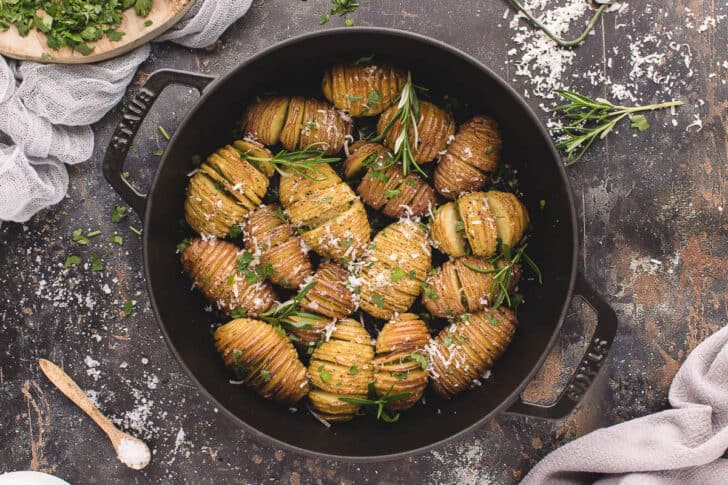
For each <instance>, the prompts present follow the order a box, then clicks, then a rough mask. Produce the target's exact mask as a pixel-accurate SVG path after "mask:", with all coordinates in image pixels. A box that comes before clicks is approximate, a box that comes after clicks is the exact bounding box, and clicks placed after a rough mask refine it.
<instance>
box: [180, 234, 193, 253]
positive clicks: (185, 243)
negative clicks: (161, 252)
mask: <svg viewBox="0 0 728 485" xmlns="http://www.w3.org/2000/svg"><path fill="white" fill-rule="evenodd" d="M190 244H192V239H190V238H189V237H186V238H184V239H183V240H182V242H180V243H179V244H177V251H179V252H180V253H181V252H184V250H185V249H187V246H189V245H190Z"/></svg>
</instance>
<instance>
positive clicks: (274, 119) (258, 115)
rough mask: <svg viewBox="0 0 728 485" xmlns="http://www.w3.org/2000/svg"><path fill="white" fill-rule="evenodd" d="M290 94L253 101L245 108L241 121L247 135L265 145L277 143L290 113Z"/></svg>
mask: <svg viewBox="0 0 728 485" xmlns="http://www.w3.org/2000/svg"><path fill="white" fill-rule="evenodd" d="M289 103H290V98H289V97H288V96H270V97H266V98H263V99H261V100H260V101H257V102H255V103H252V104H250V105H249V106H248V108H247V109H246V110H245V114H244V115H243V119H242V122H241V125H242V129H243V133H244V134H245V136H246V137H249V138H252V139H254V140H259V141H260V142H261V143H263V144H265V145H275V144H277V143H278V141H279V140H280V137H281V130H282V129H283V124H284V123H285V121H286V117H287V115H288V105H289Z"/></svg>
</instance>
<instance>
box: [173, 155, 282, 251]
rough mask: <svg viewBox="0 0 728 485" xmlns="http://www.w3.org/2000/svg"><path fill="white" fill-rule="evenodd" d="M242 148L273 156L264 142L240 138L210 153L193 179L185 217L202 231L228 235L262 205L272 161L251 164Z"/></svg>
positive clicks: (220, 235) (195, 227)
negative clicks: (261, 143)
mask: <svg viewBox="0 0 728 485" xmlns="http://www.w3.org/2000/svg"><path fill="white" fill-rule="evenodd" d="M241 152H254V153H255V156H262V157H271V156H272V155H271V153H270V152H269V151H268V150H266V149H265V148H264V147H262V146H261V145H258V144H256V143H253V142H249V141H236V142H234V143H233V145H227V146H224V147H222V148H220V149H219V150H217V151H216V152H215V153H213V154H212V155H210V156H209V157H207V160H205V161H204V162H203V163H202V165H200V168H199V169H198V170H196V171H195V174H194V175H193V176H192V178H191V179H190V182H189V185H188V186H187V198H186V199H185V219H186V220H187V223H188V224H189V225H190V227H191V228H192V229H194V230H195V231H196V232H198V233H199V234H204V235H211V236H215V237H224V236H227V235H228V233H229V232H230V228H231V227H232V226H233V225H234V224H237V223H239V222H241V221H242V220H243V219H244V218H245V215H246V214H247V213H248V212H250V211H251V210H253V209H255V208H256V207H257V206H258V205H260V203H261V201H262V198H263V196H264V195H265V193H266V191H267V190H268V184H269V180H268V173H269V172H268V171H269V168H270V167H269V164H265V163H262V164H257V163H256V164H255V165H253V164H251V163H250V162H248V161H247V160H245V159H244V158H243V157H241Z"/></svg>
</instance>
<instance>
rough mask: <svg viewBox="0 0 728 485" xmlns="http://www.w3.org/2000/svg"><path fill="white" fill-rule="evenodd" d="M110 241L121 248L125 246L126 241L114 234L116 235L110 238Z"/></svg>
mask: <svg viewBox="0 0 728 485" xmlns="http://www.w3.org/2000/svg"><path fill="white" fill-rule="evenodd" d="M109 240H110V241H111V242H112V243H114V244H118V245H119V246H123V245H124V240H123V239H122V238H121V236H119V235H118V234H114V235H112V236H110V237H109Z"/></svg>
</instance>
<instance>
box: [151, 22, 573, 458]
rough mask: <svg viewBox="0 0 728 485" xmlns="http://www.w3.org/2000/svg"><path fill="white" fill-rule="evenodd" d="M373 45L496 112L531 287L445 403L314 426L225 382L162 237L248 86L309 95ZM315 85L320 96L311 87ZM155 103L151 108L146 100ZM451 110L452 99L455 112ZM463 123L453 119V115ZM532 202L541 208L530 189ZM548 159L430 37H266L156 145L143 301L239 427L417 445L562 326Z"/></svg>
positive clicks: (352, 32) (565, 264)
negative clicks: (497, 354)
mask: <svg viewBox="0 0 728 485" xmlns="http://www.w3.org/2000/svg"><path fill="white" fill-rule="evenodd" d="M369 54H374V55H375V59H385V58H386V59H388V60H390V61H391V62H394V63H396V64H398V65H400V66H403V67H405V68H407V69H411V70H412V75H413V78H414V80H415V83H416V84H419V85H422V86H426V87H427V88H429V89H430V90H431V92H432V94H433V96H435V97H439V96H441V95H443V94H449V95H451V96H453V97H454V98H455V99H456V101H457V102H459V104H460V105H463V104H465V105H467V106H466V108H465V109H464V110H462V111H463V112H466V111H467V112H469V113H486V114H490V115H492V116H493V117H495V118H496V119H497V120H498V122H499V123H500V126H501V129H502V132H503V136H504V150H505V153H504V159H505V160H506V161H508V162H509V163H511V164H512V165H513V167H514V168H516V169H517V170H518V180H519V184H520V189H521V190H522V191H523V192H524V194H525V198H524V202H525V203H526V205H527V207H528V209H529V213H530V215H531V218H532V223H533V226H534V228H535V230H534V232H533V237H532V239H531V241H530V243H529V248H528V252H529V254H530V255H531V256H532V257H533V259H535V260H536V262H537V263H538V264H539V266H540V267H541V270H542V272H543V276H544V282H543V286H538V285H537V284H529V285H526V287H525V289H524V290H525V291H524V296H525V303H524V304H523V305H522V306H521V308H520V309H519V322H520V323H519V328H518V332H517V334H516V336H515V338H514V340H513V342H512V343H511V345H510V347H509V348H508V350H507V352H506V353H505V355H504V356H503V357H502V358H501V359H500V360H499V361H498V362H497V364H496V365H495V367H494V368H493V369H492V376H491V377H490V378H489V379H487V380H485V381H483V385H482V386H481V387H478V388H476V389H474V390H472V391H470V392H465V393H462V394H461V395H459V396H457V397H456V398H455V399H453V400H451V401H442V400H440V399H437V398H436V397H435V396H433V395H431V394H427V404H426V405H417V406H416V407H415V408H413V409H411V410H410V411H407V412H405V413H402V415H401V418H400V420H399V422H397V423H396V424H393V425H387V424H384V423H381V422H376V421H374V420H373V419H371V417H363V418H359V419H355V420H353V421H352V422H350V423H346V424H340V425H334V426H332V427H331V428H330V429H327V428H325V427H324V426H322V425H321V424H320V423H319V422H318V421H316V420H315V419H313V418H312V417H311V416H310V415H309V414H308V413H307V412H306V411H305V404H304V403H299V405H298V406H297V408H298V412H295V413H294V412H291V411H290V410H289V408H288V407H287V406H282V405H278V404H275V403H272V402H269V401H266V400H264V399H262V398H260V397H258V396H257V395H255V394H254V393H252V392H249V391H247V390H245V389H243V388H240V387H238V386H233V385H230V384H229V382H228V380H229V379H230V378H231V375H230V374H229V373H228V371H227V370H226V369H225V368H224V367H223V365H222V363H221V360H220V359H219V358H218V356H217V354H216V353H215V350H214V348H213V346H212V339H211V336H210V328H211V324H212V323H214V320H215V317H214V314H212V313H208V312H206V311H205V310H204V308H205V307H206V306H207V303H206V302H205V301H204V300H203V299H202V297H201V296H200V295H199V294H197V293H192V292H190V282H189V281H188V279H187V278H186V277H185V275H184V274H183V273H182V270H181V266H180V264H179V260H178V258H179V256H178V255H177V254H176V253H175V246H176V245H177V243H178V242H179V241H180V239H181V238H182V237H183V236H182V234H181V233H180V231H179V227H178V221H179V220H180V219H183V218H184V215H183V201H184V197H185V187H186V185H187V174H188V173H189V172H190V170H191V164H190V160H191V158H192V156H193V155H195V154H201V155H204V154H207V153H210V152H212V151H213V150H215V149H216V148H218V147H219V146H222V145H225V144H227V143H229V142H230V141H231V140H232V137H233V133H234V131H235V129H236V127H237V125H238V120H239V119H240V116H241V114H242V112H243V109H244V107H245V105H246V103H247V102H248V101H249V100H250V99H253V98H254V97H255V96H256V95H261V94H263V93H270V92H280V93H284V94H301V93H313V94H316V93H320V88H319V83H320V79H321V76H322V72H323V70H324V68H325V67H326V66H329V65H331V64H333V63H335V62H337V61H338V62H341V61H347V60H353V59H356V58H358V57H360V56H365V55H369ZM319 97H321V96H320V94H319ZM156 109H159V106H157V107H156ZM459 109H460V108H458V107H457V106H456V114H457V111H458V110H459ZM458 121H460V122H462V121H463V120H462V119H461V120H458ZM542 200H543V201H545V206H544V207H543V208H542V207H541V203H540V201H542ZM574 220H575V216H574V210H573V204H572V201H571V196H570V192H569V187H568V183H567V181H566V178H565V174H564V172H563V169H562V168H561V162H560V160H559V158H558V155H557V154H556V152H555V151H554V149H553V146H552V144H551V142H550V139H549V138H548V135H547V134H546V132H545V131H544V130H543V128H542V127H541V126H540V124H539V123H538V121H537V119H536V118H535V116H534V115H533V114H532V113H531V112H530V111H529V109H528V108H527V106H526V105H525V104H524V103H523V102H522V101H521V100H520V99H519V98H518V96H517V95H516V94H515V92H514V91H512V90H511V89H510V88H508V86H507V85H506V84H505V83H504V82H503V81H502V80H500V79H499V78H498V77H497V76H495V75H494V74H493V73H491V72H490V71H489V70H487V69H485V68H483V67H482V66H481V65H480V64H479V63H477V62H476V61H474V60H473V59H472V58H470V57H468V56H466V55H464V54H462V53H460V52H458V51H456V50H454V49H452V48H449V47H447V46H445V45H443V44H440V43H438V42H436V41H431V40H427V39H425V38H422V37H419V36H415V35H413V34H407V33H404V32H395V31H388V30H382V29H345V30H344V29H342V30H336V31H328V32H324V33H317V34H312V35H308V36H304V37H302V38H298V39H295V40H293V41H287V42H284V43H283V44H280V45H278V46H275V47H273V48H272V49H270V50H268V51H265V52H264V53H262V54H260V55H257V56H255V57H254V58H252V59H251V60H249V61H247V62H245V63H243V64H242V65H241V66H239V67H238V68H236V69H235V70H234V71H233V72H231V73H230V74H228V75H227V76H225V77H224V78H223V79H221V80H219V81H217V82H215V83H214V84H213V85H211V86H209V87H208V89H207V90H206V93H205V95H204V96H203V98H202V99H201V100H200V102H198V103H197V104H196V105H195V107H194V108H193V109H192V111H191V112H190V113H189V114H188V116H187V118H186V119H185V121H184V122H183V123H182V125H181V126H180V128H179V129H178V130H177V132H176V134H175V136H174V138H173V140H172V143H171V144H170V145H169V147H168V148H167V150H166V153H165V156H164V159H163V160H162V163H161V165H160V168H159V172H158V174H157V176H156V178H155V180H154V183H153V185H152V190H151V192H150V196H149V199H148V202H147V210H146V217H145V266H146V270H147V278H148V284H149V290H150V294H151V298H152V304H153V307H154V309H155V312H156V314H157V317H158V320H159V322H160V325H161V328H162V331H163V333H164V334H165V337H166V338H167V342H168V344H169V345H170V348H171V349H172V352H173V353H174V354H175V357H176V358H177V359H178V360H179V361H180V363H181V364H182V366H183V367H185V368H186V370H187V371H188V372H189V374H190V375H191V376H192V378H193V379H194V380H195V381H196V382H197V383H198V384H199V386H200V387H201V388H202V389H203V390H204V391H206V392H207V393H208V394H209V395H210V396H211V397H212V399H214V400H215V401H216V402H217V403H218V405H219V406H221V407H222V408H223V409H225V410H226V411H228V412H229V413H231V414H232V415H233V416H235V417H236V418H237V419H239V420H240V422H241V423H242V424H243V425H245V426H247V428H248V429H249V430H252V431H254V432H256V433H257V434H260V435H264V436H266V437H268V438H271V439H273V440H275V441H277V442H278V443H279V444H281V445H283V446H288V447H291V448H294V449H297V450H299V451H303V452H308V453H315V454H323V455H329V456H337V457H343V458H349V459H359V460H374V459H380V460H381V459H388V458H393V457H397V456H402V454H408V453H414V452H418V451H423V450H424V449H427V448H429V447H432V446H434V445H436V444H439V443H442V442H443V441H445V440H448V439H450V438H453V437H455V436H457V435H458V434H461V433H463V432H465V431H467V430H468V429H471V428H473V427H474V426H476V425H477V424H479V423H482V422H484V421H485V420H487V419H488V418H490V417H492V416H493V414H494V413H496V412H498V411H501V410H503V409H505V406H507V405H508V404H509V403H511V402H512V401H513V400H514V399H515V398H516V396H517V395H518V393H519V392H520V391H521V389H522V388H523V387H524V386H525V385H526V384H527V382H528V380H529V379H530V377H531V376H532V375H533V373H534V372H535V371H536V370H537V369H538V367H539V366H540V364H541V362H542V361H543V358H544V357H545V355H546V353H547V351H548V349H549V348H550V346H551V344H552V343H553V341H554V338H555V336H556V334H557V332H558V330H559V328H560V326H561V321H562V319H563V315H564V312H565V310H566V306H567V304H568V300H569V297H570V295H571V285H572V283H573V277H574V268H575V241H576V232H575V224H574Z"/></svg>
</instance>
